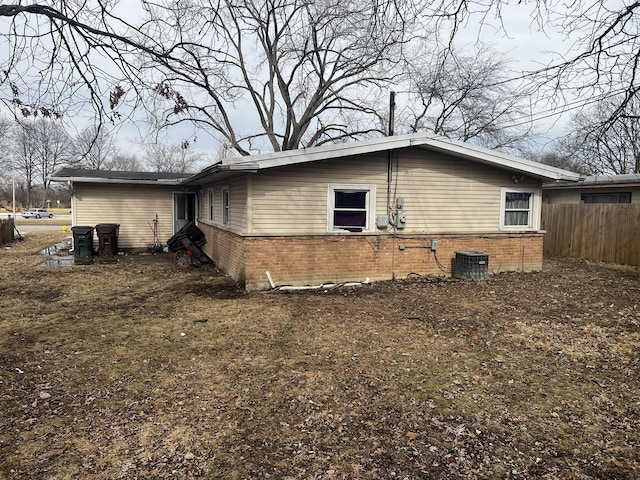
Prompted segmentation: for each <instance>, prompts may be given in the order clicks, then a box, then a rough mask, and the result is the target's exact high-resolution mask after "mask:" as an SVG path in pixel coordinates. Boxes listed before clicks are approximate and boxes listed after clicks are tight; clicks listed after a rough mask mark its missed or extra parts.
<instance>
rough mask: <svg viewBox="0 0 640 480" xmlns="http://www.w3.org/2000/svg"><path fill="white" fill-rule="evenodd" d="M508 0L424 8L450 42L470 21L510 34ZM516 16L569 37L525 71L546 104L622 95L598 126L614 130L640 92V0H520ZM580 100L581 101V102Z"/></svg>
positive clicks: (448, 0)
mask: <svg viewBox="0 0 640 480" xmlns="http://www.w3.org/2000/svg"><path fill="white" fill-rule="evenodd" d="M509 3H511V2H508V0H491V1H487V2H485V1H481V0H444V1H442V2H436V3H433V4H431V5H430V7H429V8H428V9H427V10H425V17H424V18H425V20H426V21H428V22H434V25H436V28H437V29H438V30H439V31H441V32H445V31H446V32H448V40H449V45H453V44H454V42H455V40H456V38H457V37H458V35H459V33H460V32H462V31H463V30H464V28H465V27H466V26H468V25H469V24H470V23H471V24H474V25H477V24H479V25H480V28H481V29H482V28H486V29H487V30H488V31H489V32H490V34H491V35H492V36H493V37H495V36H496V33H497V31H499V30H501V31H502V33H503V34H504V35H505V36H506V37H509V36H510V35H511V34H514V33H518V32H513V31H511V30H510V23H509V21H508V19H506V18H505V17H504V12H505V10H506V9H507V8H508V7H509ZM512 7H513V8H514V9H517V14H518V15H520V16H527V17H529V18H531V27H532V28H536V29H538V30H541V31H548V32H560V33H561V34H563V35H564V41H560V42H558V43H559V44H558V51H557V52H554V53H555V54H549V59H550V60H549V63H548V64H547V65H543V66H542V67H541V68H540V69H538V70H535V71H531V72H525V73H524V74H523V78H526V79H530V80H531V81H532V82H533V83H534V84H535V85H537V87H538V89H539V92H538V93H539V96H540V99H541V101H542V102H544V103H545V104H546V108H548V109H554V110H558V111H561V110H563V109H566V108H572V107H573V106H572V105H570V104H571V102H572V101H575V99H584V100H582V103H590V102H593V101H594V99H596V100H597V99H602V98H605V97H608V96H609V95H611V93H612V92H615V93H618V94H619V95H618V96H617V97H616V100H617V102H616V104H615V108H613V109H611V110H609V115H608V116H607V117H603V118H602V119H601V124H600V125H599V128H600V130H601V131H604V130H606V129H608V128H610V127H611V126H612V125H613V124H614V123H615V122H616V121H617V120H618V119H619V118H620V117H623V116H624V115H625V111H626V110H627V106H628V105H629V103H631V102H634V101H635V99H636V98H637V96H638V94H639V93H640V77H639V74H640V71H639V68H640V35H638V29H639V28H640V1H632V2H602V1H601V0H575V1H571V2H546V1H542V0H533V1H530V2H522V1H521V2H518V3H517V6H513V5H512ZM579 103H580V101H578V104H579Z"/></svg>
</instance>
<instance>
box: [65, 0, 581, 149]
mask: <svg viewBox="0 0 640 480" xmlns="http://www.w3.org/2000/svg"><path fill="white" fill-rule="evenodd" d="M503 19H504V26H505V28H506V30H507V31H506V33H505V32H504V31H503V30H502V29H501V28H500V24H499V22H498V21H497V20H491V19H488V21H487V22H485V24H484V25H483V27H482V29H481V30H480V29H479V24H478V23H477V22H476V23H474V22H473V21H472V22H470V23H469V24H468V25H467V26H466V28H465V29H464V30H462V32H461V33H462V34H461V35H460V36H459V38H458V41H457V46H458V47H467V48H468V50H469V51H472V50H473V48H474V46H475V45H476V44H477V43H478V42H479V41H480V42H483V43H485V44H487V45H488V46H489V47H491V48H492V49H493V50H495V51H497V52H501V53H504V54H505V55H506V56H507V58H509V59H510V60H511V61H512V62H513V63H512V68H513V76H514V77H518V76H519V75H520V74H521V73H522V72H523V71H531V70H537V69H539V68H542V67H544V66H546V65H548V64H549V63H550V62H551V61H552V60H553V58H554V56H555V54H553V53H551V52H557V53H560V54H565V53H567V50H568V49H569V45H568V44H567V43H566V42H565V41H564V38H563V37H562V36H560V35H559V34H557V33H554V32H553V31H550V30H549V29H548V28H547V29H546V31H540V29H539V27H538V25H537V24H536V22H535V21H534V19H533V18H532V17H531V7H530V6H527V5H522V4H519V5H511V6H509V7H506V8H505V9H504V11H503ZM492 24H493V25H492ZM406 101H407V100H406V98H403V95H402V94H401V93H399V94H398V95H397V97H396V102H397V105H398V108H399V109H401V108H402V106H403V103H404V104H406ZM550 113H552V112H549V111H548V110H547V108H545V107H541V109H540V111H539V112H538V116H539V117H540V121H539V122H538V124H537V131H538V132H539V133H543V134H544V133H546V134H547V136H549V137H555V136H559V135H560V134H562V133H563V127H564V125H565V123H566V119H567V118H568V116H569V114H565V115H563V116H549V114H550ZM569 113H570V112H569ZM234 114H235V115H237V116H238V118H242V117H243V112H242V109H239V110H237V111H236V112H234ZM139 117H140V119H141V121H139V122H136V123H134V122H123V123H122V124H121V125H120V127H119V129H118V145H119V147H120V148H121V149H122V150H123V151H125V152H127V153H128V152H142V151H143V147H142V146H141V142H143V141H144V140H145V138H146V134H147V133H148V130H147V126H146V124H145V123H144V121H142V120H143V114H142V113H141V114H140V115H139ZM396 121H398V120H396ZM91 122H92V115H91V114H90V113H89V114H87V116H86V118H84V119H82V118H81V117H79V118H77V122H76V123H77V126H78V127H79V128H82V127H83V126H88V125H90V124H91ZM399 129H401V128H399ZM193 133H194V131H193V128H192V127H189V126H187V125H182V126H180V127H175V128H174V129H172V131H171V132H170V134H169V135H167V134H162V135H160V136H159V140H160V141H162V142H164V143H178V142H180V141H182V140H183V139H185V138H193ZM197 138H198V140H197V142H196V143H195V144H193V147H194V149H195V150H196V151H198V152H201V153H203V154H205V155H210V157H209V158H211V159H212V158H213V157H214V156H215V155H216V153H217V151H218V145H217V144H216V142H215V141H214V140H213V139H212V138H210V137H208V136H207V135H206V134H205V133H202V132H201V133H199V134H198V136H197ZM140 156H142V154H141V153H140Z"/></svg>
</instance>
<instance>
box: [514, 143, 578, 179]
mask: <svg viewBox="0 0 640 480" xmlns="http://www.w3.org/2000/svg"><path fill="white" fill-rule="evenodd" d="M525 157H526V158H530V159H532V160H535V161H536V162H540V163H544V164H545V165H550V166H552V167H557V168H562V169H564V170H569V171H570V172H576V173H580V174H582V175H589V174H590V172H589V169H588V168H587V167H585V165H583V164H582V163H580V161H579V160H577V159H576V158H575V157H574V156H572V155H571V154H570V153H567V152H562V151H561V150H560V149H554V150H553V151H551V152H546V153H540V154H536V153H529V154H527V155H525Z"/></svg>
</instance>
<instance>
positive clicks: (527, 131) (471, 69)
mask: <svg viewBox="0 0 640 480" xmlns="http://www.w3.org/2000/svg"><path fill="white" fill-rule="evenodd" d="M507 66H508V64H507V61H506V60H505V59H504V58H503V57H502V56H501V55H499V54H498V53H496V52H493V51H491V50H490V49H487V48H484V47H481V48H479V49H478V50H477V51H476V52H475V55H473V56H467V55H460V54H458V53H456V52H455V51H454V50H451V49H444V50H442V51H440V52H439V53H437V54H435V55H431V56H429V55H428V54H427V53H426V52H423V53H422V54H420V55H418V56H416V58H415V59H414V60H413V61H411V62H410V63H409V65H408V66H407V71H408V81H409V82H410V91H409V99H410V100H409V105H408V107H407V109H406V110H407V111H406V112H405V113H404V116H405V123H406V124H407V125H408V129H409V130H410V131H412V132H419V131H429V132H433V133H436V134H439V135H444V136H446V137H449V138H454V139H458V140H462V141H472V142H475V143H478V144H480V145H482V146H485V147H489V148H496V149H503V150H504V149H511V150H515V149H522V148H523V147H524V142H525V140H526V139H527V138H529V137H531V135H532V130H531V123H530V118H531V112H530V108H531V107H530V104H529V103H528V100H529V98H530V94H529V92H527V91H526V90H525V89H518V90H516V91H514V89H513V87H512V86H511V85H509V84H508V82H506V81H505V80H506V79H507V76H506V71H507ZM399 115H400V116H401V117H402V116H403V114H402V113H400V114H399ZM523 120H524V121H523ZM527 120H528V121H527Z"/></svg>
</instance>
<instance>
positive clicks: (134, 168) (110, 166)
mask: <svg viewBox="0 0 640 480" xmlns="http://www.w3.org/2000/svg"><path fill="white" fill-rule="evenodd" d="M105 170H120V171H128V172H139V171H142V170H143V166H142V162H141V161H140V160H139V159H138V157H137V156H136V155H133V154H125V153H122V152H118V153H116V154H115V155H114V156H113V157H111V159H110V160H109V161H108V162H106V164H105Z"/></svg>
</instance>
